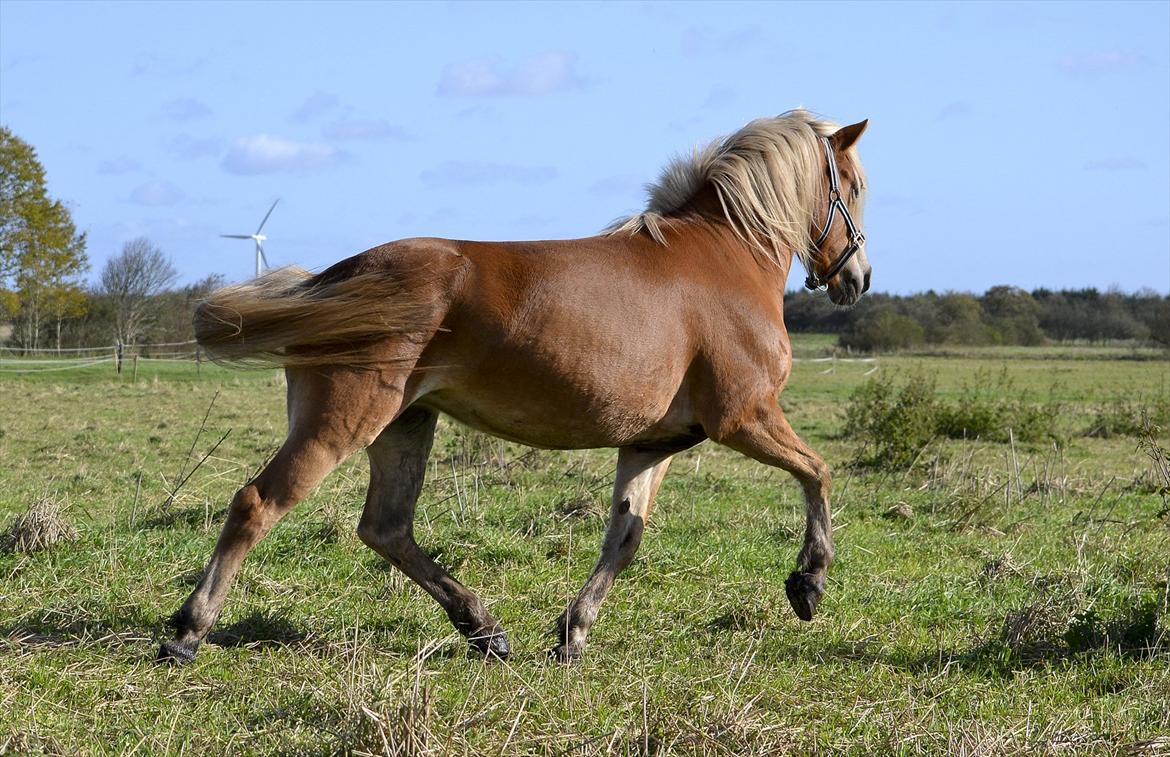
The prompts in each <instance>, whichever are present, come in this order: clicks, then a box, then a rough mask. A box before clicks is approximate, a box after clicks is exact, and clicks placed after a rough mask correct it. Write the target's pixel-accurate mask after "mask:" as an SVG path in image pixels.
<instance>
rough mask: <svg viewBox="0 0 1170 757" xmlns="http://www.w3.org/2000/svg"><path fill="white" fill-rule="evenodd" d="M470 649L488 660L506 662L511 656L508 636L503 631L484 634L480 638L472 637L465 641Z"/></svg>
mask: <svg viewBox="0 0 1170 757" xmlns="http://www.w3.org/2000/svg"><path fill="white" fill-rule="evenodd" d="M467 642H468V643H469V644H471V647H472V649H474V650H476V651H477V652H479V653H480V654H482V655H483V656H484V657H486V658H488V659H492V658H495V659H497V660H506V659H508V655H510V654H512V648H511V647H510V646H509V645H508V636H507V634H505V633H504V632H503V630H499V631H493V632H489V633H485V634H483V635H482V636H472V637H470V638H468V639H467Z"/></svg>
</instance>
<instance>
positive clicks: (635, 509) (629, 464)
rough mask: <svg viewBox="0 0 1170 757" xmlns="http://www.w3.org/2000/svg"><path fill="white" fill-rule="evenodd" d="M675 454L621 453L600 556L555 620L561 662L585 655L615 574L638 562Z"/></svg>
mask: <svg viewBox="0 0 1170 757" xmlns="http://www.w3.org/2000/svg"><path fill="white" fill-rule="evenodd" d="M671 454H672V453H671V452H663V451H661V450H639V449H637V448H633V447H622V448H621V449H620V450H618V463H617V476H616V478H615V481H614V486H613V504H612V506H611V508H610V513H609V525H608V526H607V527H606V529H605V539H604V540H603V541H602V545H601V556H600V557H599V558H598V560H597V565H596V567H594V568H593V573H592V574H591V575H590V576H589V580H588V581H586V582H585V586H584V587H582V589H581V592H580V593H579V594H578V595H577V598H576V599H575V600H573V603H572V604H571V605H569V607H568V609H566V610H565V612H564V613H563V614H562V615H561V617H560V618H559V619H558V620H557V635H558V637H559V638H560V643H559V644H558V645H557V646H556V648H555V649H553V655H554V656H555V657H556V658H557V659H559V660H561V661H562V662H569V661H571V660H575V659H577V658H578V657H580V656H581V653H582V651H583V650H584V649H585V637H586V636H587V635H588V633H589V628H590V626H592V625H593V621H595V620H596V619H597V610H598V608H599V607H600V606H601V602H602V600H604V599H605V595H606V593H607V592H609V589H610V587H611V586H613V581H614V579H615V578H616V577H617V575H618V574H619V573H621V572H622V571H623V570H625V568H626V566H628V565H629V564H630V562H631V561H632V560H633V559H634V553H635V552H637V551H638V545H640V544H641V543H642V530H643V529H644V528H645V527H646V521H647V520H648V519H649V518H650V511H651V509H653V507H654V496H655V495H656V494H657V493H658V487H659V486H661V485H662V479H663V477H664V476H665V475H666V469H667V467H669V466H670V457H671Z"/></svg>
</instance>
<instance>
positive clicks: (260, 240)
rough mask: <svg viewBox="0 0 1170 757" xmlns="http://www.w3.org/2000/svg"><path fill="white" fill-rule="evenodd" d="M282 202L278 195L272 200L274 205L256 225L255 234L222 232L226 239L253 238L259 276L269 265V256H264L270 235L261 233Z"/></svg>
mask: <svg viewBox="0 0 1170 757" xmlns="http://www.w3.org/2000/svg"><path fill="white" fill-rule="evenodd" d="M278 202H280V198H279V197H277V198H276V199H275V200H273V201H272V207H271V208H269V209H268V212H267V213H265V214H264V220H263V221H261V222H260V225H259V226H257V227H256V233H255V234H220V236H221V237H223V238H224V239H251V240H253V241H254V242H256V275H257V276H259V275H260V274H261V273H263V272H264V269H265V268H267V267H268V258H266V257H265V256H264V240H265V239H267V238H268V237H266V236H264V235H263V234H261V233H260V231H261V230H262V229H263V228H264V224H266V223H268V216H270V215H272V211H273V210H274V209H275V208H276V203H278Z"/></svg>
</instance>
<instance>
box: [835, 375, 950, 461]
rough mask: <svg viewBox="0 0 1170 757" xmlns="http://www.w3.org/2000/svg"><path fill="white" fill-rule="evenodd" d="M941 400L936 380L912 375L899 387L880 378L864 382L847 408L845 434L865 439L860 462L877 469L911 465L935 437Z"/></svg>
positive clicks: (859, 457) (885, 378)
mask: <svg viewBox="0 0 1170 757" xmlns="http://www.w3.org/2000/svg"><path fill="white" fill-rule="evenodd" d="M937 415H938V400H937V399H936V398H935V392H934V379H933V378H928V377H927V376H925V375H923V374H917V373H916V374H912V375H911V376H910V377H909V378H908V379H907V380H906V383H905V384H903V385H901V386H895V384H894V381H893V379H891V378H887V377H878V378H874V379H870V380H869V381H868V382H866V383H865V384H862V385H861V386H860V387H858V388H857V390H856V391H855V392H854V393H853V395H852V397H850V400H849V404H848V405H847V406H846V409H845V435H846V436H851V437H854V438H856V439H859V440H861V442H862V445H863V446H862V450H861V452H860V453H859V454H858V456H857V460H856V462H857V464H859V465H861V466H864V467H874V468H896V469H903V468H908V467H909V466H910V465H912V464H913V462H914V459H915V458H916V457H917V456H918V454H919V453H920V452H921V451H922V449H923V448H924V447H926V445H927V444H929V443H930V441H931V440H932V439H933V438H934V435H935V429H936V426H937Z"/></svg>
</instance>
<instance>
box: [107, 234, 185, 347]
mask: <svg viewBox="0 0 1170 757" xmlns="http://www.w3.org/2000/svg"><path fill="white" fill-rule="evenodd" d="M177 278H178V273H177V272H176V271H175V267H174V266H173V265H172V264H171V260H170V258H168V257H167V256H165V255H163V252H162V250H160V249H159V248H158V247H156V246H155V245H154V243H152V242H151V241H150V240H149V239H147V238H146V237H138V238H137V239H132V240H130V241H129V242H127V243H126V244H124V245H123V246H122V252H121V253H120V254H118V255H117V256H115V257H112V258H110V259H109V260H107V261H106V265H105V267H104V268H102V280H101V285H100V292H101V293H102V294H104V295H106V296H107V297H109V298H110V301H111V303H112V304H113V306H114V307H113V310H114V328H115V330H116V331H117V337H118V340H119V341H121V342H123V343H125V344H133V343H134V342H135V341H137V340H138V338H139V337H140V336H142V332H143V331H144V330H145V329H146V327H147V326H148V325H149V324H150V323H151V321H152V320H153V319H154V318H155V316H156V315H157V312H158V305H159V304H160V303H159V298H158V297H157V295H158V294H160V293H161V292H163V291H164V290H165V289H166V288H167V287H169V286H170V285H171V284H172V283H174V281H175V279H177Z"/></svg>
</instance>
